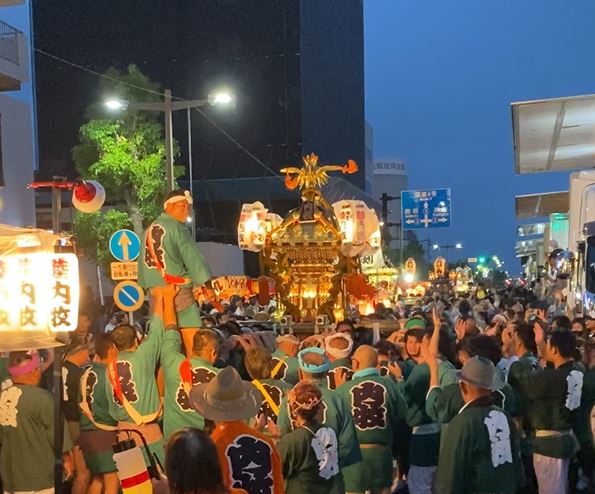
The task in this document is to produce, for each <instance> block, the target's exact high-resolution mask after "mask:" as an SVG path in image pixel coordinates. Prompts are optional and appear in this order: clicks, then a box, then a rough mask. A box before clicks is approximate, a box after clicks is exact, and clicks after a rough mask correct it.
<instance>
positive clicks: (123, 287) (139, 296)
mask: <svg viewBox="0 0 595 494" xmlns="http://www.w3.org/2000/svg"><path fill="white" fill-rule="evenodd" d="M144 301H145V293H144V291H143V289H142V288H141V287H140V286H139V285H138V283H136V282H134V281H130V280H126V281H122V282H120V283H118V284H117V285H116V287H115V288H114V303H115V304H116V305H117V306H118V307H119V308H120V309H121V310H123V311H126V312H133V311H135V310H138V309H140V308H141V306H142V305H143V302H144Z"/></svg>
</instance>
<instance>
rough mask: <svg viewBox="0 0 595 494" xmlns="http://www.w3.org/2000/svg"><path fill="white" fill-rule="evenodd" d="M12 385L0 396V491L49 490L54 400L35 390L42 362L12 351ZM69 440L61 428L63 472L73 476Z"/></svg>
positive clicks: (35, 354)
mask: <svg viewBox="0 0 595 494" xmlns="http://www.w3.org/2000/svg"><path fill="white" fill-rule="evenodd" d="M8 372H9V374H10V378H11V380H12V384H11V385H10V386H9V387H7V388H6V389H4V390H3V391H2V392H1V393H0V477H1V478H2V483H3V485H2V487H3V489H4V492H9V493H17V492H38V493H46V494H50V493H53V491H54V399H53V397H52V395H51V393H49V392H48V391H45V390H43V389H41V388H39V387H38V386H39V382H40V380H41V359H40V358H39V353H38V352H37V351H35V350H32V351H30V352H11V353H10V355H9V357H8ZM71 449H72V441H71V440H70V433H69V432H68V427H64V443H63V447H62V451H63V458H64V469H65V471H66V473H67V476H68V477H70V476H71V475H72V473H73V465H72V459H71V455H70V452H69V451H70V450H71Z"/></svg>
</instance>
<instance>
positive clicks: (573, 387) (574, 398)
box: [566, 370, 583, 410]
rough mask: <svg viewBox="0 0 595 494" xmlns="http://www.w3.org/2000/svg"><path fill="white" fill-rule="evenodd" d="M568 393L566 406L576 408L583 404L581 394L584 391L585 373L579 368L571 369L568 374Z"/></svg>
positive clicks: (569, 408)
mask: <svg viewBox="0 0 595 494" xmlns="http://www.w3.org/2000/svg"><path fill="white" fill-rule="evenodd" d="M566 383H567V384H568V394H567V395H566V408H568V410H576V409H577V408H578V407H580V406H581V395H582V391H583V373H582V372H580V371H577V370H573V371H570V374H568V376H566Z"/></svg>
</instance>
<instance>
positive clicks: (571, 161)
mask: <svg viewBox="0 0 595 494" xmlns="http://www.w3.org/2000/svg"><path fill="white" fill-rule="evenodd" d="M511 110H512V124H513V135H514V158H515V172H516V173H517V174H525V173H539V172H552V171H568V170H580V169H587V168H593V167H595V95H586V96H576V97H570V98H554V99H547V100H538V101H522V102H517V103H512V104H511Z"/></svg>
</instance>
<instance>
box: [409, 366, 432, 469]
mask: <svg viewBox="0 0 595 494" xmlns="http://www.w3.org/2000/svg"><path fill="white" fill-rule="evenodd" d="M399 384H400V387H399V389H400V390H401V393H402V396H403V398H404V400H405V407H406V408H405V420H406V421H407V424H408V425H409V427H412V428H413V435H412V437H411V446H410V448H409V460H410V462H411V465H415V466H420V467H431V466H436V465H437V464H438V450H439V448H440V427H439V425H438V424H436V422H435V421H434V420H432V419H431V418H430V417H429V416H428V414H427V413H426V394H427V393H428V390H429V387H430V369H429V367H428V365H427V364H419V365H416V366H415V367H414V368H413V369H412V370H411V373H410V374H409V377H408V378H407V380H406V381H401V382H400V383H399ZM416 432H429V433H424V434H419V433H416Z"/></svg>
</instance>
